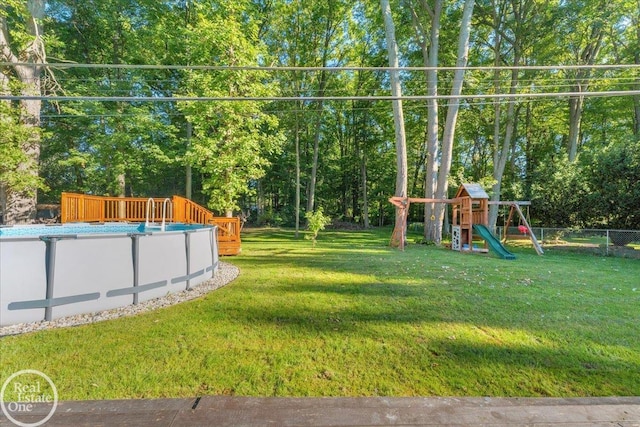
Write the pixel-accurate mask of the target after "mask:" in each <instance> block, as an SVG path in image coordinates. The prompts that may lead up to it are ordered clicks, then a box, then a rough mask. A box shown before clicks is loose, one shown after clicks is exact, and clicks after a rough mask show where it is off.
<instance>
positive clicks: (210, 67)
mask: <svg viewBox="0 0 640 427" xmlns="http://www.w3.org/2000/svg"><path fill="white" fill-rule="evenodd" d="M0 66H1V67H12V66H24V67H51V68H58V69H67V68H90V69H92V68H93V69H95V68H105V69H127V70H204V71H386V72H389V71H431V70H435V71H456V70H466V71H496V70H505V71H510V70H522V71H526V70H548V71H557V70H580V69H640V64H594V65H518V66H509V65H505V66H467V67H442V66H439V67H358V66H336V67H289V66H258V65H161V64H160V65H153V64H80V63H75V62H55V63H44V64H34V63H32V62H0Z"/></svg>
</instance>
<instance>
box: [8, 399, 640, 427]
mask: <svg viewBox="0 0 640 427" xmlns="http://www.w3.org/2000/svg"><path fill="white" fill-rule="evenodd" d="M42 410H43V411H44V416H46V413H47V411H48V410H50V407H49V408H42ZM42 418H43V415H42V414H40V413H38V410H37V409H35V410H34V412H33V413H32V414H31V417H30V418H29V419H26V418H24V417H22V418H21V420H20V421H21V422H23V423H36V422H37V421H38V420H41V419H42ZM0 425H2V426H5V425H7V426H8V425H12V424H11V423H10V422H9V420H8V419H7V418H6V417H5V416H4V415H0ZM45 425H46V426H65V427H66V426H118V427H120V426H391V425H393V426H557V425H561V426H619V427H632V426H636V427H637V426H640V397H611V398H454V397H451V398H437V397H436V398H421V397H411V398H385V397H372V398H364V397H363V398H257V397H232V396H203V397H196V398H185V399H149V400H146V399H141V400H101V401H63V402H59V404H58V407H57V409H56V411H55V413H54V415H53V417H52V418H51V419H50V420H49V421H48V422H47V423H46V424H45Z"/></svg>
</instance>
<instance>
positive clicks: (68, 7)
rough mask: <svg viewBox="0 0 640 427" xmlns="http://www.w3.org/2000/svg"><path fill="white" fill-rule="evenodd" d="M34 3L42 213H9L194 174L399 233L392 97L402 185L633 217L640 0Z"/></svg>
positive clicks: (19, 61)
mask: <svg viewBox="0 0 640 427" xmlns="http://www.w3.org/2000/svg"><path fill="white" fill-rule="evenodd" d="M35 3H37V2H35ZM35 3H34V2H27V6H29V5H31V6H33V5H34V4H35ZM385 3H388V5H389V11H390V12H391V13H390V15H389V17H390V18H392V22H393V24H394V27H395V31H394V33H395V44H396V45H397V54H398V56H397V64H398V65H399V66H400V67H402V69H401V70H399V71H397V72H396V73H395V74H394V73H393V72H390V70H389V69H388V65H389V58H388V52H389V50H388V47H389V46H388V39H387V38H386V33H385V21H384V19H383V18H384V16H383V13H382V7H381V4H385ZM34 13H35V12H34V10H32V9H30V8H29V7H25V2H19V1H15V0H5V1H3V3H2V6H1V7H0V20H1V24H2V38H0V189H1V191H0V211H2V212H4V213H5V217H7V218H9V217H10V218H9V219H10V220H15V221H20V220H21V219H22V220H24V219H26V218H27V217H33V215H32V214H24V215H23V214H17V213H15V214H14V213H11V212H12V210H11V209H12V206H14V205H15V204H16V203H19V200H20V199H21V198H22V200H24V199H25V198H26V199H28V200H32V202H30V203H26V204H24V206H25V207H24V209H26V210H33V209H34V208H35V203H33V200H35V199H29V197H32V196H30V195H32V194H35V193H36V192H37V194H38V200H39V201H40V202H53V203H55V202H57V201H58V200H59V196H60V193H61V192H62V191H78V192H87V193H94V194H110V195H134V196H158V197H163V196H169V195H171V194H179V195H185V194H186V193H187V187H189V191H192V194H191V196H192V198H193V199H194V200H195V201H197V202H200V203H202V204H204V205H208V206H209V207H210V208H211V209H213V210H214V211H215V212H217V213H219V214H232V213H233V212H236V213H237V212H238V211H240V210H243V211H245V212H247V211H250V212H251V213H252V216H251V218H252V219H253V220H255V221H258V222H264V223H267V222H268V223H278V224H285V225H292V226H293V225H298V224H299V223H300V221H301V220H304V218H305V212H313V211H315V210H317V209H318V208H322V209H323V210H324V212H325V213H326V214H328V215H329V216H331V217H332V218H333V219H334V221H342V222H344V223H350V224H360V225H363V226H369V225H381V224H390V223H393V221H394V210H393V207H392V205H391V204H389V203H388V201H387V200H388V198H389V197H390V196H392V195H393V194H394V193H395V192H396V190H397V188H396V177H397V171H398V169H397V164H399V163H398V162H397V160H398V157H397V151H396V147H397V145H396V142H397V141H396V129H397V127H396V125H394V108H393V104H394V102H395V101H396V100H392V99H389V98H388V97H390V96H391V95H392V94H394V93H395V94H401V95H402V97H403V98H404V99H403V100H402V108H403V117H402V123H403V125H404V134H405V138H406V148H405V153H406V154H404V156H405V157H406V159H405V160H406V192H407V194H408V195H409V196H414V197H422V196H424V195H431V196H434V195H438V196H439V197H446V196H451V195H452V194H451V193H452V192H453V191H455V189H456V186H457V185H458V184H459V183H460V182H464V181H467V182H471V181H473V182H481V183H483V185H484V186H485V188H486V189H487V190H488V191H489V193H490V195H491V196H492V197H493V198H494V199H503V200H509V199H510V200H513V199H521V200H522V199H528V200H532V201H533V205H532V208H531V215H532V221H533V222H534V224H539V225H548V226H556V225H557V226H573V225H575V226H588V227H615V228H632V229H638V228H640V217H639V216H638V210H639V208H640V193H639V191H640V190H639V185H638V182H640V179H639V178H640V177H639V176H638V173H639V172H638V171H639V170H640V160H639V158H638V153H639V152H640V146H639V144H640V20H639V18H638V17H639V16H640V4H638V2H637V1H635V0H612V1H606V2H605V1H602V0H580V1H575V2H565V1H558V0H555V1H545V2H541V1H537V0H476V1H471V0H467V1H443V0H420V1H418V0H409V1H405V0H403V1H399V0H389V2H386V1H385V2H370V1H369V2H367V1H361V0H357V1H345V0H323V1H320V2H308V1H302V0H286V1H285V0H230V1H217V0H171V1H156V0H135V1H131V0H126V1H125V0H101V1H82V2H79V1H76V0H48V1H46V7H45V8H44V14H43V15H42V16H40V15H38V16H35V15H34ZM465 31H468V34H467V33H465ZM467 36H468V37H467ZM465 43H466V45H465ZM465 52H466V53H465ZM462 59H464V61H462ZM392 64H393V63H392ZM460 67H462V68H460ZM395 77H398V79H399V81H398V83H399V86H398V88H399V89H400V91H398V89H394V86H395V85H394V82H395ZM596 93H597V94H598V96H595V95H594V94H596ZM428 95H429V96H428ZM385 97H386V98H385ZM230 99H233V100H230ZM29 102H30V103H31V104H29ZM454 113H455V117H452V116H451V117H449V119H448V115H451V114H454ZM395 117H396V120H397V117H398V116H397V113H396V116H395ZM36 171H37V173H36ZM187 182H189V184H187ZM44 184H46V185H44ZM191 187H193V189H192V190H191ZM429 209H431V208H430V207H427V213H426V214H425V212H424V211H422V210H420V209H416V210H415V211H412V212H411V213H410V215H411V216H410V218H409V220H410V221H417V222H422V221H425V220H426V221H425V222H426V223H427V225H430V224H429V223H430V220H431V218H437V219H436V220H435V223H436V224H435V225H436V227H435V228H432V229H430V230H431V232H430V234H429V236H428V237H429V238H432V239H434V240H438V238H439V236H438V234H439V233H441V232H442V228H439V227H442V222H441V221H442V216H443V215H442V214H441V213H440V212H435V211H434V212H432V211H430V210H429ZM9 213H11V215H8V214H9ZM434 214H435V215H434ZM499 215H500V212H498V211H496V212H493V216H492V221H498V216H499ZM7 218H5V219H7ZM12 218H14V219H12ZM427 228H429V227H427Z"/></svg>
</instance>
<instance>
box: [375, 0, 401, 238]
mask: <svg viewBox="0 0 640 427" xmlns="http://www.w3.org/2000/svg"><path fill="white" fill-rule="evenodd" d="M380 6H381V8H382V15H383V17H384V27H385V33H386V36H387V53H388V55H389V67H391V68H394V70H391V72H390V77H391V95H392V96H394V97H396V98H398V99H396V100H394V101H392V104H393V122H394V126H395V136H396V168H397V169H396V190H395V193H394V194H395V196H398V197H406V196H407V142H406V136H405V131H404V114H403V111H402V100H400V99H399V98H400V97H401V96H402V88H401V85H400V74H399V72H398V71H397V68H398V66H399V60H398V45H397V44H396V30H395V26H394V24H393V17H392V15H391V8H390V6H389V0H380ZM405 221H406V217H405V215H403V210H402V209H400V208H396V223H395V229H394V233H393V234H394V236H396V238H395V241H392V242H391V243H392V244H393V245H397V246H404V243H405V241H404V239H405V237H404V231H402V233H399V231H400V230H405V231H406V224H405ZM397 232H398V233H397Z"/></svg>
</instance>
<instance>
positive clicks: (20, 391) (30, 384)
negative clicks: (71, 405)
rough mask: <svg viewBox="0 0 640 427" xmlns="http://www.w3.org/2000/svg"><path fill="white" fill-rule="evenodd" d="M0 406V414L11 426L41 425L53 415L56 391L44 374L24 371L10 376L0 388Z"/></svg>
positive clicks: (28, 370) (29, 370) (56, 403)
mask: <svg viewBox="0 0 640 427" xmlns="http://www.w3.org/2000/svg"><path fill="white" fill-rule="evenodd" d="M0 406H2V413H4V415H5V416H6V417H7V418H8V419H9V421H11V422H12V423H14V424H15V425H18V426H20V427H37V426H41V425H42V424H44V423H46V422H47V421H49V419H50V418H51V417H52V416H53V414H54V413H55V412H56V408H57V406H58V390H57V389H56V386H55V384H54V383H53V381H51V378H49V377H48V376H47V375H45V374H44V373H42V372H40V371H37V370H35V369H24V370H22V371H18V372H16V373H14V374H13V375H11V376H10V377H9V378H7V380H6V381H5V382H4V384H3V385H2V390H0ZM49 408H50V409H49ZM47 409H49V410H48V411H47Z"/></svg>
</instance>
